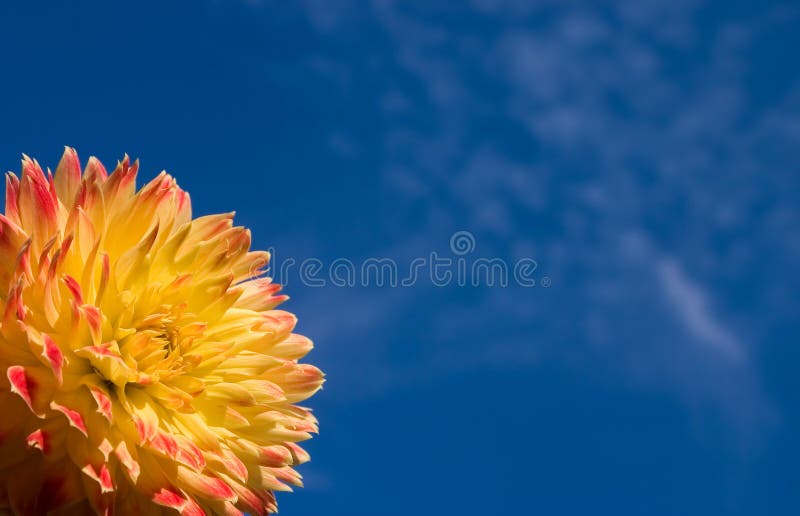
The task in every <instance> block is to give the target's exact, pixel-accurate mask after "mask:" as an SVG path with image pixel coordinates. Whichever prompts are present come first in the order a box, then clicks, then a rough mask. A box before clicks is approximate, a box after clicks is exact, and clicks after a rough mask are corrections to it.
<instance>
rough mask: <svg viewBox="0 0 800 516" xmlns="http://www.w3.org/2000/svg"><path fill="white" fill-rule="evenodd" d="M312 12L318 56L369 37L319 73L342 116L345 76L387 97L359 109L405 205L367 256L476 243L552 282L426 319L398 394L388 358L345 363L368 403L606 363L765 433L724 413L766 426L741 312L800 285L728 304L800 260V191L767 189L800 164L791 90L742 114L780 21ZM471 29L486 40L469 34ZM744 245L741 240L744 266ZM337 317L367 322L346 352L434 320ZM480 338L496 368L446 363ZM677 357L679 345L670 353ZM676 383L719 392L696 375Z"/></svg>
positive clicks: (497, 10) (694, 11)
mask: <svg viewBox="0 0 800 516" xmlns="http://www.w3.org/2000/svg"><path fill="white" fill-rule="evenodd" d="M306 7H307V12H308V18H309V20H310V22H311V23H312V24H313V25H314V26H315V27H316V28H317V29H318V30H319V32H320V34H322V35H323V36H321V37H323V38H325V37H330V38H336V37H337V36H341V35H342V34H345V33H347V34H349V33H350V31H352V30H356V29H364V30H368V31H371V32H372V33H377V34H381V37H380V38H378V39H377V41H375V42H373V43H374V44H373V45H368V46H366V47H364V48H363V52H360V53H358V54H357V55H349V56H348V57H347V59H345V60H342V59H339V58H338V57H337V56H336V55H330V54H329V55H322V56H316V57H313V58H310V59H309V62H308V67H309V70H310V73H313V74H317V76H319V77H321V79H322V80H325V81H329V82H330V84H331V85H333V86H334V87H335V88H338V89H339V90H341V91H342V92H343V93H342V95H347V91H349V89H350V88H351V87H352V77H353V76H354V73H353V72H354V71H355V70H362V71H363V70H370V74H371V75H372V76H374V77H380V80H376V83H375V85H374V86H373V87H372V89H368V90H367V91H366V93H364V91H363V90H359V91H360V93H361V96H360V97H359V99H358V102H359V106H360V109H364V110H369V111H370V112H371V113H373V114H375V115H376V116H378V117H379V119H380V124H379V127H380V128H381V131H380V132H379V133H378V134H370V135H369V138H370V141H375V140H377V141H378V142H379V144H380V145H382V148H380V149H378V150H377V156H375V161H374V163H373V162H371V165H377V166H378V168H379V170H380V171H381V173H382V179H383V181H384V183H383V185H384V192H383V194H384V195H386V196H387V198H392V199H397V198H400V199H402V200H404V201H405V204H404V205H405V206H408V211H407V212H403V211H400V212H398V213H395V214H393V215H394V216H393V217H392V219H391V220H387V221H384V222H376V223H380V224H384V225H385V230H386V232H387V233H391V234H393V235H398V240H397V246H396V248H394V247H393V248H391V249H375V250H374V251H375V253H376V254H378V255H387V254H390V253H394V252H405V253H411V254H413V253H415V252H423V251H426V250H430V249H431V248H432V247H434V246H436V245H440V244H441V243H442V242H443V240H444V238H446V235H448V234H450V233H451V232H452V231H453V229H455V228H461V227H467V228H470V229H473V230H474V231H476V234H477V236H478V239H479V242H480V244H481V245H482V246H483V248H482V249H483V250H485V251H487V252H489V253H493V254H503V253H506V254H508V253H512V252H515V250H519V249H527V250H528V252H533V253H535V256H534V257H535V258H536V259H537V260H539V261H540V263H541V265H542V267H544V268H547V271H548V273H549V274H551V275H552V277H553V278H554V287H553V288H552V289H551V290H550V291H549V292H548V293H547V294H546V296H545V295H541V294H537V295H531V293H530V292H525V293H522V292H516V291H510V290H509V291H491V292H481V293H474V294H473V296H472V299H470V301H469V302H466V301H464V302H457V303H454V302H453V301H452V299H449V300H447V301H446V302H447V304H446V306H442V307H439V309H437V311H436V315H435V316H425V315H418V316H417V317H415V318H414V321H415V324H416V325H417V326H418V328H417V329H416V330H415V331H416V332H417V333H411V335H415V336H419V335H425V336H427V335H435V336H436V338H435V339H431V340H430V341H429V342H426V345H427V346H428V349H426V352H425V353H420V355H419V356H418V357H417V358H418V360H415V361H414V362H413V363H410V364H408V367H407V368H406V369H402V368H400V369H402V373H400V374H397V375H393V374H392V372H393V371H397V370H398V368H399V366H398V365H397V364H396V363H392V362H391V361H390V359H389V358H387V357H386V356H385V355H386V354H387V353H389V351H388V350H387V349H385V348H383V347H381V346H382V344H380V343H377V342H375V340H373V339H367V341H366V342H364V343H363V344H357V343H356V344H354V345H355V346H359V345H360V346H362V347H361V348H359V349H360V350H362V351H363V350H364V349H366V348H367V347H370V350H371V351H370V352H369V356H371V357H372V359H374V362H373V363H371V366H372V369H371V370H372V371H373V372H374V376H375V377H376V378H377V379H378V380H380V381H378V380H376V382H377V383H380V384H382V385H385V386H387V388H389V387H391V385H392V382H395V381H396V382H402V381H403V379H404V378H409V377H413V374H411V373H412V372H413V371H445V370H448V368H449V370H450V371H452V370H455V369H454V368H455V366H454V364H457V363H458V364H460V366H463V367H479V365H480V363H484V364H485V363H487V362H490V361H492V360H494V361H495V362H502V361H503V360H505V361H506V362H505V363H507V364H513V363H515V361H516V360H518V359H519V357H529V358H530V360H539V359H540V358H541V357H542V356H550V357H557V356H558V353H559V350H561V353H562V354H565V355H566V354H574V353H584V354H588V355H596V354H601V355H603V356H605V357H606V358H607V359H608V360H610V361H611V362H616V363H619V364H627V365H624V366H623V367H622V369H624V370H625V371H626V372H625V373H623V374H629V375H631V376H634V377H637V375H640V374H641V372H642V371H647V373H646V374H647V375H648V376H649V377H650V382H651V384H653V383H659V382H660V384H662V385H669V386H670V388H672V389H674V390H675V391H676V392H679V393H691V394H687V395H684V394H681V395H682V396H684V399H687V400H688V401H689V402H692V401H693V400H694V401H696V400H698V399H703V400H706V401H707V402H709V403H712V404H716V405H717V406H718V407H721V409H722V410H723V411H726V412H727V413H729V414H730V415H731V417H732V418H737V417H741V418H743V419H748V418H750V417H755V416H753V414H758V413H760V412H759V411H758V410H755V409H754V410H749V409H748V410H745V409H744V408H742V409H740V410H738V409H737V408H736V407H737V405H739V404H738V402H737V401H736V398H746V399H748V400H750V402H749V405H750V406H753V407H754V406H762V407H768V406H769V405H770V402H769V400H767V399H766V398H765V397H764V394H763V392H762V390H761V389H760V387H759V380H758V365H757V364H755V363H753V362H752V360H753V358H752V357H753V354H752V353H751V352H750V350H752V349H753V348H754V347H755V346H757V345H758V344H759V342H758V341H757V339H755V337H754V335H758V334H759V330H761V329H763V328H762V327H761V326H760V325H763V324H768V322H767V323H765V322H764V320H766V319H764V318H759V317H756V316H750V315H748V314H747V309H748V306H753V307H754V308H753V309H754V310H755V306H756V303H758V302H759V300H761V301H762V302H768V303H778V301H777V300H779V299H782V300H784V301H785V300H786V299H790V298H791V292H792V291H795V292H796V289H797V287H798V285H797V282H796V281H795V282H792V281H784V282H782V283H781V282H776V281H769V282H763V283H761V284H753V285H751V287H752V290H753V291H756V292H758V293H759V296H761V297H759V298H755V297H754V298H752V299H742V300H740V301H739V302H740V303H742V304H743V305H744V308H739V309H737V308H735V307H732V306H731V303H730V302H729V299H730V298H729V296H728V292H729V290H730V285H732V284H733V283H734V282H739V281H755V280H751V279H750V277H749V276H748V274H747V272H748V271H749V270H751V268H752V267H754V266H755V265H756V264H757V258H756V253H757V251H755V250H754V247H757V248H758V249H780V250H781V251H782V252H783V253H790V254H791V256H792V257H794V259H800V244H799V243H798V237H796V236H792V235H793V234H794V233H796V232H793V231H792V230H791V228H792V227H798V226H800V210H798V209H797V207H796V203H795V202H794V201H793V200H792V198H791V196H790V195H789V194H788V192H790V191H792V190H796V189H797V187H798V183H797V180H796V179H791V177H796V175H787V174H783V175H780V176H770V177H766V176H765V172H767V171H769V170H771V169H772V168H773V167H776V166H777V167H780V166H785V165H782V164H785V163H787V162H795V163H796V162H797V160H798V151H797V149H798V146H797V145H796V143H797V141H798V134H800V131H798V129H797V128H798V122H797V121H798V119H800V117H798V114H799V113H800V110H799V109H798V107H799V106H800V103H799V102H798V101H797V99H798V98H800V84H797V83H796V82H793V83H790V84H789V85H788V86H787V87H786V88H785V90H781V91H780V92H778V94H776V95H775V96H774V99H773V100H772V101H770V102H768V103H766V104H764V103H761V104H755V103H753V102H751V100H750V99H751V94H750V92H749V88H750V87H751V84H752V74H753V73H754V72H753V70H752V66H753V62H752V61H751V60H750V59H749V58H748V55H751V54H749V53H752V52H753V51H754V50H753V49H754V48H755V42H756V41H758V40H759V38H761V37H763V35H764V34H765V33H767V32H768V31H770V30H771V27H772V26H773V24H774V23H776V22H775V20H776V17H775V16H774V15H773V14H771V13H770V12H764V13H763V14H761V15H758V16H753V17H748V19H746V20H743V19H737V18H736V17H735V16H733V15H731V16H730V17H729V18H721V19H719V20H717V21H716V22H715V23H714V24H713V25H708V24H707V23H705V22H703V20H702V5H701V4H700V3H699V2H694V1H691V0H686V1H679V2H636V1H634V0H631V1H620V2H614V3H611V4H608V5H605V6H599V5H593V4H573V3H563V2H535V3H534V2H518V1H514V0H505V1H492V2H489V1H482V0H480V1H477V0H476V1H475V2H472V4H470V6H469V7H465V6H464V5H462V4H460V6H459V7H458V8H457V9H456V8H453V7H447V6H446V5H444V4H435V5H434V4H430V5H428V4H426V6H416V7H412V6H410V5H408V4H406V3H402V2H392V1H388V0H387V1H374V2H370V3H369V4H368V5H367V7H366V8H360V9H355V8H354V7H353V6H352V5H351V4H350V3H343V4H337V5H336V6H335V8H333V7H331V6H326V7H322V6H320V5H319V3H318V2H310V3H308V4H307V6H306ZM791 16H794V17H795V19H797V13H796V12H794V11H791V10H789V11H786V12H783V14H782V15H781V17H780V18H781V19H786V18H787V17H791ZM478 18H480V19H481V20H483V21H484V22H486V23H484V24H483V25H482V28H481V30H474V27H475V25H474V24H473V23H472V22H473V21H474V20H475V19H478ZM449 20H457V23H456V22H453V23H451V22H450V21H449ZM323 54H324V52H323ZM348 85H349V86H348ZM339 125H340V126H339V127H331V137H330V144H331V146H332V147H333V148H334V150H335V151H336V152H338V153H339V154H340V155H342V156H344V157H345V158H348V156H349V157H350V158H351V159H352V157H353V156H356V154H354V149H357V148H358V145H357V144H356V143H355V142H357V141H358V140H359V138H360V137H362V136H364V135H361V134H359V130H358V128H357V127H355V126H354V127H348V124H347V121H339ZM371 151H375V149H371ZM779 156H782V157H783V159H781V158H780V157H779ZM786 156H789V157H791V158H792V159H791V160H787V159H785V157H786ZM790 176H791V177H790ZM398 205H403V204H398ZM419 220H424V221H425V222H424V225H423V227H422V228H421V229H418V230H415V232H414V234H413V235H411V234H410V233H409V231H408V229H407V228H408V227H419V222H418V221H419ZM745 220H746V221H747V223H746V224H745ZM734 229H736V230H737V231H739V232H740V233H746V235H747V238H748V240H747V243H746V244H745V243H743V242H741V241H737V240H736V239H735V238H734V233H733V232H732V231H733V230H734ZM626 235H628V236H630V235H634V237H633V239H632V240H633V241H638V242H639V244H631V241H632V240H631V239H630V238H628V237H626ZM637 245H639V251H636V250H635V248H636V246H637ZM631 246H632V247H631ZM398 249H400V251H398ZM636 252H639V253H640V255H638V256H637V255H636ZM631 253H633V254H631ZM776 256H777V255H776ZM774 260H775V265H776V270H775V271H771V272H767V273H766V274H768V275H769V274H775V275H777V274H779V272H778V271H779V270H783V271H784V272H785V271H786V270H787V267H788V264H789V263H790V260H791V258H789V257H786V258H785V259H782V258H774ZM695 278H703V281H702V282H700V281H698V280H696V279H695ZM767 283H768V284H767ZM326 295H327V294H326ZM338 295H339V293H333V294H330V296H332V297H335V296H338ZM347 295H348V296H350V297H349V298H348V301H347V303H355V304H356V305H358V304H359V303H362V304H363V305H365V312H364V313H365V314H372V315H368V316H365V317H363V318H358V320H349V321H348V322H347V324H348V325H350V327H351V330H348V331H349V332H350V333H348V334H350V335H353V336H356V335H359V336H364V335H372V334H375V333H377V332H378V331H379V329H380V330H382V331H385V330H386V329H387V328H391V327H394V326H393V325H397V324H399V323H398V319H397V316H396V315H397V314H408V313H409V312H411V311H412V310H413V306H414V303H416V302H417V301H418V299H420V298H423V297H424V298H425V299H426V300H427V302H428V303H435V302H436V300H438V299H440V297H438V296H439V294H437V293H436V292H431V291H415V292H414V293H413V294H412V295H408V296H393V295H389V296H384V295H382V294H380V293H377V292H355V293H348V294H347ZM441 299H444V298H441ZM748 303H752V305H748ZM345 304H346V303H341V305H340V306H334V307H332V309H331V320H332V321H337V320H340V319H342V318H345V317H346V315H345V309H344V308H343V307H342V306H343V305H345ZM771 306H772V307H773V308H774V307H777V305H765V306H762V307H760V308H759V310H762V311H763V310H770V307H771ZM736 310H739V311H738V312H736V313H734V311H736ZM742 312H744V313H742ZM734 316H735V319H736V321H737V324H736V325H733V324H732V323H731V321H732V320H733V319H734ZM485 320H491V321H492V323H493V324H494V325H495V326H494V328H497V327H502V328H505V330H507V333H506V334H504V335H503V339H504V340H503V342H504V344H503V345H502V346H500V345H497V344H492V343H487V344H486V348H485V349H483V350H477V349H473V350H469V353H465V352H464V350H455V348H453V347H452V346H453V340H454V339H457V336H458V335H460V334H461V333H462V332H463V333H465V334H467V333H470V332H472V333H473V334H474V333H475V332H480V331H486V329H487V325H488V323H485V322H482V321H485ZM642 321H646V323H644V322H642ZM482 324H483V326H481V325H482ZM328 327H331V328H333V327H334V326H333V323H331V324H330V325H328ZM742 327H748V328H749V329H750V331H747V332H741V328H742ZM336 330H337V331H339V330H340V328H338V327H336ZM505 330H504V331H505ZM654 334H656V335H658V334H661V335H663V337H658V338H654V337H653V335H654ZM532 336H535V338H532ZM382 338H385V337H383V335H382ZM676 340H678V341H681V342H682V343H681V345H670V342H674V341H676ZM560 341H569V342H571V343H572V344H571V345H570V346H571V347H570V348H569V349H568V350H566V349H565V348H564V347H563V346H561V345H560V344H559V342H560ZM642 342H649V343H650V344H648V347H646V348H642V347H641V345H640V344H639V343H642ZM388 345H389V344H386V346H388ZM372 346H378V348H379V349H380V350H381V351H375V350H374V349H372V348H371V347H372ZM492 346H494V347H492ZM499 347H502V348H503V351H499ZM493 349H494V350H497V351H496V352H493V351H492V350H493ZM459 357H461V358H459ZM475 357H481V358H480V359H479V360H476V359H475ZM503 357H505V358H503ZM670 358H672V360H670ZM642 364H645V367H642ZM687 364H691V365H692V366H693V369H692V371H707V372H708V371H711V372H712V373H706V374H705V376H703V374H700V373H698V374H686V367H688V365H687ZM364 374H371V373H370V372H365V373H364ZM711 379H714V381H713V382H712V381H711ZM384 380H385V381H384ZM732 393H736V396H733V395H732ZM737 410H738V413H737ZM737 414H738V415H737Z"/></svg>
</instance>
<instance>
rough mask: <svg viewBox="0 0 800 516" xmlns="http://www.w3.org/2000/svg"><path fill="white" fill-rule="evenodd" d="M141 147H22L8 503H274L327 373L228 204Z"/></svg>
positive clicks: (2, 393) (12, 274)
mask: <svg viewBox="0 0 800 516" xmlns="http://www.w3.org/2000/svg"><path fill="white" fill-rule="evenodd" d="M137 169H138V162H135V163H131V162H130V160H129V159H128V158H127V156H126V157H125V158H124V159H123V161H122V162H120V163H118V164H117V167H116V169H115V170H114V171H113V172H112V173H111V174H108V173H107V172H106V169H105V168H104V167H103V165H102V164H101V163H100V162H99V161H98V160H97V159H95V158H90V159H89V161H88V163H87V164H86V167H85V169H84V170H83V172H81V168H80V162H79V161H78V156H77V154H76V152H75V150H74V149H71V148H67V149H66V151H65V152H64V156H63V158H62V159H61V161H60V163H59V165H58V168H57V169H56V172H55V175H52V174H51V173H50V172H49V171H48V172H47V174H45V173H44V172H43V171H42V169H41V167H40V166H39V164H38V163H37V162H36V161H33V160H31V159H29V158H28V157H27V156H26V157H24V159H23V161H22V175H21V177H20V178H19V179H18V178H17V176H15V175H14V174H8V176H7V182H6V205H5V215H0V297H1V298H2V299H0V316H1V317H2V319H0V373H2V374H0V378H1V379H0V513H8V512H11V513H13V514H22V515H28V514H30V515H43V514H112V513H114V514H123V515H126V514H134V515H139V514H143V515H149V514H185V515H202V514H226V515H230V514H242V513H243V512H247V513H251V514H267V513H272V512H275V511H276V502H275V495H274V492H275V491H284V490H291V489H290V487H289V485H296V486H300V485H301V482H300V475H299V474H298V473H297V472H296V471H295V470H294V469H293V466H295V465H297V464H301V463H303V462H305V461H307V460H308V458H309V457H308V455H307V454H306V452H304V451H303V450H302V449H301V448H300V447H299V446H298V445H297V444H296V443H297V442H299V441H303V440H304V439H308V438H309V437H310V436H311V433H315V432H316V431H317V422H316V420H315V418H314V416H312V414H311V412H310V411H309V409H306V408H302V407H299V406H296V405H295V403H297V402H300V401H303V400H305V399H306V398H308V397H309V396H311V395H312V394H313V393H314V392H316V391H317V390H318V389H319V388H320V385H321V384H322V381H323V378H322V373H321V372H320V371H319V369H317V368H316V367H313V366H311V365H308V364H301V363H299V362H298V360H299V359H300V358H301V357H303V356H304V355H305V354H306V353H307V352H308V351H309V350H310V349H311V347H312V345H311V341H309V339H307V338H305V337H302V336H300V335H297V334H294V333H292V330H293V329H294V326H295V321H296V319H295V317H294V316H293V315H292V314H290V313H288V312H284V311H281V310H275V307H276V306H277V305H278V304H279V303H281V302H282V301H284V300H286V296H284V295H279V294H278V291H279V289H280V286H279V285H276V284H273V283H271V282H270V280H269V279H268V278H260V279H259V276H260V274H261V273H262V271H263V268H264V267H265V265H266V264H267V261H268V258H269V255H268V253H266V252H260V251H256V252H253V251H250V249H249V248H250V232H249V231H248V230H247V229H245V228H242V227H235V226H233V223H232V220H233V214H231V213H228V214H221V215H209V216H204V217H198V218H196V219H192V215H191V208H190V203H189V196H188V195H187V193H186V192H184V191H183V190H181V189H180V188H179V187H178V185H177V184H176V182H175V180H174V179H173V178H172V177H171V176H169V175H167V174H166V173H164V172H162V173H161V175H159V176H158V177H156V178H155V179H154V180H153V181H151V182H150V183H148V184H147V185H145V186H144V187H143V188H141V189H140V190H138V191H136V187H135V184H134V183H135V179H136V172H137Z"/></svg>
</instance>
